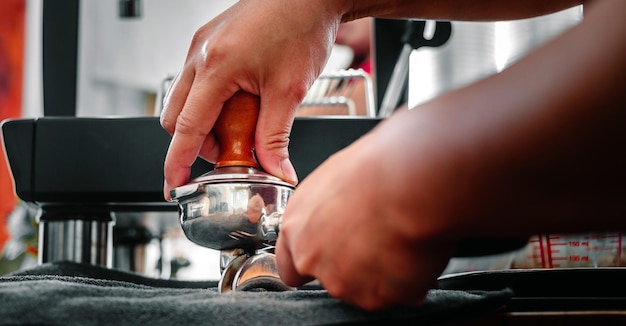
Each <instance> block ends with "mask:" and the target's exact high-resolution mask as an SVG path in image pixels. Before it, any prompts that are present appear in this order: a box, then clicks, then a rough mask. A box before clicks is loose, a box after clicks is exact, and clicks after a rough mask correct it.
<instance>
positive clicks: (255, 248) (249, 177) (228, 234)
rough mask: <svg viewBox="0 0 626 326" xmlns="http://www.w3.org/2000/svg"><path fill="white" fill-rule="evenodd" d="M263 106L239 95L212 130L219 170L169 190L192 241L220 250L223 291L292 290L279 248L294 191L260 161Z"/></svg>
mask: <svg viewBox="0 0 626 326" xmlns="http://www.w3.org/2000/svg"><path fill="white" fill-rule="evenodd" d="M259 105H260V101H259V97H258V96H255V95H252V94H249V93H246V92H243V91H239V92H237V93H235V95H233V97H232V98H231V99H230V100H228V101H227V102H226V103H225V104H224V108H223V110H222V112H221V113H220V116H219V117H218V119H217V121H216V122H215V126H214V128H213V132H214V134H215V137H216V139H217V141H218V142H219V145H220V153H219V156H218V159H217V161H216V163H215V168H214V170H213V171H210V172H208V173H206V174H203V175H202V176H200V177H198V178H196V179H194V180H192V181H191V182H190V183H188V184H186V185H184V186H181V187H178V188H175V189H172V190H171V191H170V196H171V198H172V201H176V202H177V203H178V206H179V211H180V223H181V226H182V228H183V231H184V232H185V235H186V236H187V238H188V239H189V240H191V241H192V242H194V243H196V244H198V245H200V246H203V247H207V248H211V249H215V250H220V251H221V260H220V269H221V278H220V281H219V285H218V288H219V291H220V292H229V291H241V290H246V289H259V288H261V289H265V290H270V291H285V290H291V289H293V288H291V287H289V286H287V285H285V284H284V283H283V282H282V281H281V280H280V278H279V276H278V272H277V268H276V259H275V256H274V245H275V243H276V239H277V237H278V233H279V230H280V223H281V220H282V215H283V212H284V209H285V206H286V205H287V200H288V199H289V196H291V194H292V193H293V190H294V187H293V186H292V185H291V184H289V183H286V182H284V181H282V180H281V179H279V178H277V177H274V176H272V175H270V174H268V173H265V172H263V171H261V169H260V167H259V164H258V163H257V161H256V158H255V156H254V134H255V129H256V122H257V117H258V114H259Z"/></svg>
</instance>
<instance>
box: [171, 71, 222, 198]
mask: <svg viewBox="0 0 626 326" xmlns="http://www.w3.org/2000/svg"><path fill="white" fill-rule="evenodd" d="M180 80H181V81H180V83H181V84H180V85H181V86H180V87H183V85H184V84H182V83H184V82H185V79H184V78H183V76H181V79H180ZM183 93H184V90H181V91H180V93H178V92H177V90H174V91H173V93H172V96H173V97H172V98H171V100H170V106H169V108H168V110H167V112H165V116H164V117H163V118H162V123H165V124H166V125H167V126H168V127H169V128H172V120H173V119H174V120H175V122H174V123H173V125H174V127H173V136H172V140H171V143H170V147H169V149H168V151H167V155H166V157H165V164H164V177H165V184H164V187H163V192H164V196H165V198H166V199H168V200H169V191H170V189H172V188H175V187H178V186H181V185H183V184H185V183H187V182H188V181H189V175H190V172H191V165H192V164H193V163H194V162H195V160H196V158H197V157H198V155H199V154H202V155H203V156H209V157H210V156H213V155H214V154H215V153H216V152H217V150H218V149H217V145H216V144H215V138H214V137H213V136H212V135H209V132H210V130H211V128H213V124H214V123H215V120H216V119H217V116H218V115H219V113H220V111H221V109H222V106H223V104H224V100H222V99H224V95H225V94H226V95H227V97H226V98H229V97H230V96H232V92H230V93H229V92H227V91H225V90H223V89H218V88H217V87H213V86H209V85H206V83H204V82H203V81H202V80H197V79H196V80H195V81H193V85H192V86H191V89H190V90H189V93H188V96H187V98H186V100H185V101H184V105H183V108H182V109H181V110H178V107H176V106H174V105H175V104H176V105H179V103H180V102H179V101H180V99H179V97H178V96H179V95H180V94H183ZM218 94H219V95H218ZM172 101H174V102H172ZM176 111H178V112H176ZM175 113H178V116H176V117H175V118H173V117H172V116H170V115H173V114H175ZM163 121H165V122H163Z"/></svg>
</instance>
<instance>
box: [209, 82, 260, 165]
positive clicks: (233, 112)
mask: <svg viewBox="0 0 626 326" xmlns="http://www.w3.org/2000/svg"><path fill="white" fill-rule="evenodd" d="M259 107H260V99H259V97H258V96H256V95H253V94H250V93H248V92H244V91H238V92H237V93H235V94H234V95H233V96H232V97H231V98H230V99H229V100H228V101H226V103H224V108H223V109H222V112H221V113H220V116H219V117H218V118H217V121H216V122H215V126H214V127H213V133H214V134H215V137H216V138H217V141H218V143H219V145H220V153H219V155H218V157H217V162H216V163H215V168H221V167H227V166H244V167H253V168H258V167H259V164H258V163H257V161H256V159H255V158H254V133H255V132H256V123H257V118H258V116H259Z"/></svg>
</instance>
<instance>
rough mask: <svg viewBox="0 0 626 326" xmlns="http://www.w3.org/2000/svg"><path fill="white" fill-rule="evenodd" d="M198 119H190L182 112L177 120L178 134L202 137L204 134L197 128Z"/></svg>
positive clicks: (176, 128)
mask: <svg viewBox="0 0 626 326" xmlns="http://www.w3.org/2000/svg"><path fill="white" fill-rule="evenodd" d="M197 125H198V124H197V119H195V118H193V117H190V116H189V115H187V114H185V112H181V114H180V115H178V117H177V118H176V122H175V130H176V132H178V133H180V134H184V135H202V132H201V131H200V130H198V128H197Z"/></svg>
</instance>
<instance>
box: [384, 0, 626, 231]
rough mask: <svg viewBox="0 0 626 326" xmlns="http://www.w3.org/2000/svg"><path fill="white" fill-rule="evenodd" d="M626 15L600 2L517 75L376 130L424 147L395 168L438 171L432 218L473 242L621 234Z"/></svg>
mask: <svg viewBox="0 0 626 326" xmlns="http://www.w3.org/2000/svg"><path fill="white" fill-rule="evenodd" d="M624 12H626V3H624V2H622V1H619V0H615V1H603V2H598V3H596V6H595V7H594V8H590V10H588V12H587V14H586V18H585V21H584V22H583V23H582V24H581V25H580V26H578V27H576V28H574V29H573V30H571V31H569V32H567V33H566V34H565V35H563V36H562V37H560V38H558V39H557V40H555V41H554V42H551V43H550V44H547V45H546V46H545V47H542V48H541V49H538V50H537V51H535V52H533V53H531V54H530V55H529V56H528V57H526V58H524V59H522V60H520V61H519V62H518V63H517V64H515V65H513V66H512V67H511V68H510V69H508V70H506V71H504V72H502V73H501V74H499V75H495V76H492V77H490V78H487V79H485V80H483V81H481V82H478V83H476V84H474V85H471V86H469V87H466V88H463V89H460V90H457V91H454V92H451V93H449V94H447V95H444V96H442V97H440V98H438V99H436V100H433V101H431V102H430V103H426V104H425V105H423V106H421V107H417V108H415V109H413V110H411V111H408V112H403V113H401V115H399V116H398V117H393V118H392V119H394V120H392V121H389V123H388V124H387V125H388V126H381V127H382V128H385V129H386V130H385V132H388V133H389V134H388V135H386V137H391V136H392V134H396V135H395V136H398V137H400V136H399V135H397V133H399V132H401V131H402V130H404V131H407V130H409V131H410V133H411V134H412V136H409V137H410V138H411V144H416V146H415V148H419V149H421V150H420V151H410V150H409V151H407V150H406V149H404V151H402V150H398V153H401V152H403V153H404V154H402V155H405V156H407V155H408V156H409V157H408V159H406V160H402V161H399V160H398V161H399V162H402V164H403V165H402V166H394V169H396V170H400V171H411V168H412V166H413V164H414V162H419V160H421V159H424V157H425V155H428V156H432V157H434V158H436V159H438V160H439V161H440V164H439V169H437V170H435V171H432V172H433V174H440V175H444V176H445V177H444V179H438V184H441V183H443V184H446V185H447V187H442V188H440V189H433V190H432V197H433V198H430V199H431V200H433V201H434V202H435V203H434V204H432V205H434V206H433V207H429V208H428V209H432V210H433V211H437V212H439V213H440V214H436V215H442V216H445V218H452V219H454V221H453V222H450V221H447V222H445V221H442V222H441V223H442V225H444V224H445V225H447V226H450V225H455V230H456V231H457V232H468V231H469V232H472V234H473V235H476V236H480V235H484V236H490V235H491V236H492V235H494V233H495V232H497V234H499V235H502V234H505V233H507V232H508V233H509V235H511V236H513V235H520V234H525V233H526V234H527V233H533V232H537V231H548V230H552V231H584V230H590V229H595V230H599V229H605V228H613V229H615V228H626V219H624V218H623V216H624V214H626V204H625V201H624V198H625V196H626V172H625V170H624V166H626V159H625V155H624V154H623V153H622V151H623V149H622V148H623V144H624V143H625V142H626V133H625V132H624V131H623V130H624V128H623V124H624V121H626V109H625V105H626V104H625V103H626V97H625V95H624V93H625V92H624V86H623V85H626V60H624V59H623V58H626V39H625V38H624V37H623V35H621V34H620V33H619V32H617V31H624V30H626V21H624V20H623V18H622V17H623V14H624ZM425 130H426V131H425ZM379 134H381V133H379ZM425 135H427V138H426V137H425ZM404 137H406V135H404ZM425 138H426V139H425ZM424 147H427V151H426V152H425V151H424V150H423V148H424ZM407 153H408V154H407ZM425 153H426V154H425ZM417 172H418V174H419V171H417ZM426 177H427V178H430V177H431V176H430V175H427V176H426ZM446 178H447V179H446ZM442 180H444V181H442ZM403 181H404V182H405V185H406V187H419V186H420V184H422V183H424V182H425V180H424V175H422V174H420V175H416V176H414V178H413V179H411V178H407V177H406V176H404V177H403V178H400V179H398V180H396V182H398V183H400V182H403ZM406 193H409V192H406ZM410 201H411V199H410V198H408V197H407V202H410ZM413 201H414V202H416V203H417V201H415V200H413ZM419 204H420V205H431V204H430V203H427V204H425V203H424V202H422V203H419ZM421 208H422V209H423V207H421ZM416 227H417V226H416ZM442 227H443V226H442ZM435 228H436V227H435ZM481 232H483V234H480V233H481Z"/></svg>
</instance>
